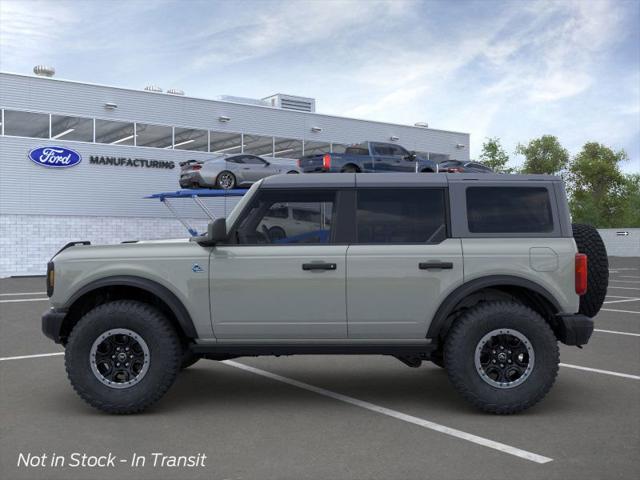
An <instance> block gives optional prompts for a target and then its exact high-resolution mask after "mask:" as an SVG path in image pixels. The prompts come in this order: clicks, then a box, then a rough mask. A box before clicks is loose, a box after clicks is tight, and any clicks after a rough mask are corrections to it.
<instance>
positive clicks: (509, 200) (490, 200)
mask: <svg viewBox="0 0 640 480" xmlns="http://www.w3.org/2000/svg"><path fill="white" fill-rule="evenodd" d="M467 221H468V227H469V231H470V232H471V233H548V232H552V231H553V213H552V210H551V201H550V199H549V191H548V190H547V189H546V188H544V187H469V188H467Z"/></svg>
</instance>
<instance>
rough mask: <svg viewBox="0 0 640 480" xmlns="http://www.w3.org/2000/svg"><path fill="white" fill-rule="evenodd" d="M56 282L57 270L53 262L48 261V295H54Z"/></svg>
mask: <svg viewBox="0 0 640 480" xmlns="http://www.w3.org/2000/svg"><path fill="white" fill-rule="evenodd" d="M55 282H56V272H55V270H54V268H53V262H49V263H47V296H48V297H50V296H51V295H53V287H54V285H55Z"/></svg>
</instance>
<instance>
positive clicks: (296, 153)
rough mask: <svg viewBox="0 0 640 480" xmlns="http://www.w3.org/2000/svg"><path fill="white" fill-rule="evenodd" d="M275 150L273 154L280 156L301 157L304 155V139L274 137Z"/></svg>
mask: <svg viewBox="0 0 640 480" xmlns="http://www.w3.org/2000/svg"><path fill="white" fill-rule="evenodd" d="M273 143H274V151H273V156H274V157H278V158H300V157H302V140H294V139H291V138H279V137H275V138H274V139H273Z"/></svg>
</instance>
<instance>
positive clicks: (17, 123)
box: [4, 110, 49, 138]
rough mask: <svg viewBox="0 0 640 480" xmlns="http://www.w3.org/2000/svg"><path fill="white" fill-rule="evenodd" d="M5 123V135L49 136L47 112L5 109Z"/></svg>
mask: <svg viewBox="0 0 640 480" xmlns="http://www.w3.org/2000/svg"><path fill="white" fill-rule="evenodd" d="M4 124H5V125H4V134H5V135H12V136H15V137H34V138H49V115H48V114H46V113H32V112H18V111H16V110H5V111H4Z"/></svg>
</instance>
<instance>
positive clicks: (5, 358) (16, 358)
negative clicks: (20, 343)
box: [0, 352, 64, 362]
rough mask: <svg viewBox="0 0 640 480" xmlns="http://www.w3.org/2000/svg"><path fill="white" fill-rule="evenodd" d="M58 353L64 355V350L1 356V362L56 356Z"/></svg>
mask: <svg viewBox="0 0 640 480" xmlns="http://www.w3.org/2000/svg"><path fill="white" fill-rule="evenodd" d="M57 355H64V352H55V353H38V354H37V355H19V356H17V357H1V358H0V362H4V361H5V360H24V359H25V358H41V357H55V356H57Z"/></svg>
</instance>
